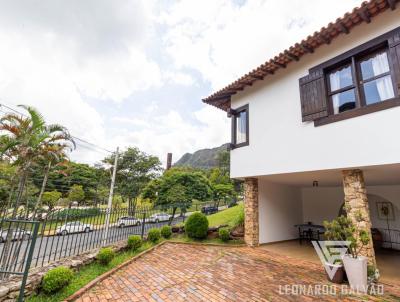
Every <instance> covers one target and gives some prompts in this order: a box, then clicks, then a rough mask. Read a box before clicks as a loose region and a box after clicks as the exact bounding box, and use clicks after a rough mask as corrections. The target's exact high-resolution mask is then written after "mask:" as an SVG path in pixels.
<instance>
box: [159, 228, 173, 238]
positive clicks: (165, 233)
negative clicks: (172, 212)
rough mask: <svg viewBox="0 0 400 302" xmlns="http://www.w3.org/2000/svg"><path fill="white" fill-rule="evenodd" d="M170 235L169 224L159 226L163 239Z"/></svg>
mask: <svg viewBox="0 0 400 302" xmlns="http://www.w3.org/2000/svg"><path fill="white" fill-rule="evenodd" d="M171 235H172V229H171V227H170V226H169V225H164V226H163V227H162V228H161V236H163V237H164V238H165V239H168V238H171Z"/></svg>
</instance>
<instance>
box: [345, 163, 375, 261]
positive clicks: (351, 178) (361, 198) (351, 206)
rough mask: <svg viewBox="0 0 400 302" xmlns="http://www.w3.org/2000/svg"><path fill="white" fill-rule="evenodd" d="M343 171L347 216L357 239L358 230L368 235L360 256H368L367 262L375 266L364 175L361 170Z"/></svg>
mask: <svg viewBox="0 0 400 302" xmlns="http://www.w3.org/2000/svg"><path fill="white" fill-rule="evenodd" d="M342 173H343V189H344V201H345V209H346V213H347V217H348V218H350V219H351V221H352V223H353V225H354V227H355V229H356V234H354V237H355V238H356V239H357V240H358V243H359V245H360V246H361V245H362V244H361V242H360V241H359V235H358V234H359V232H360V231H361V230H364V231H366V232H367V234H368V236H369V239H370V240H369V243H368V244H367V245H366V246H364V248H363V249H362V250H361V251H360V254H361V255H362V256H365V257H367V258H368V264H369V265H373V266H374V267H375V268H376V260H375V251H374V246H373V242H372V235H371V218H370V213H369V207H368V198H367V190H366V188H365V183H364V176H363V172H362V171H361V170H358V169H355V170H345V171H342Z"/></svg>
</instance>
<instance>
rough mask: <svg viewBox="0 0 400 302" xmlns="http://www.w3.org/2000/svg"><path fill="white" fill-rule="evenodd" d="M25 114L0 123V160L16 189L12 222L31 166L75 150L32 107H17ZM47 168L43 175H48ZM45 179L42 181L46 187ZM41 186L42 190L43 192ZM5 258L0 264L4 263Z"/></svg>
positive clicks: (9, 116) (69, 140)
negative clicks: (13, 170) (11, 171)
mask: <svg viewBox="0 0 400 302" xmlns="http://www.w3.org/2000/svg"><path fill="white" fill-rule="evenodd" d="M19 107H21V108H23V109H24V110H26V111H27V113H28V114H27V115H26V116H23V115H18V114H15V113H9V114H7V115H5V116H4V117H2V118H1V119H0V132H1V133H2V135H1V140H0V142H1V144H0V158H2V159H4V158H7V159H8V160H9V161H10V162H11V163H12V164H13V165H14V166H16V167H17V175H18V178H19V180H18V186H17V194H16V200H15V203H14V208H13V212H12V218H15V217H16V215H17V211H18V208H19V206H20V203H21V199H22V195H23V192H24V188H25V185H26V182H27V178H28V176H29V173H30V172H31V170H32V167H33V165H35V164H37V162H38V161H40V160H46V161H48V162H49V165H48V167H51V164H52V163H53V162H57V161H58V159H61V158H65V157H66V153H65V152H66V149H67V148H71V149H72V147H74V146H75V143H74V141H73V139H72V137H71V135H70V134H69V133H68V131H67V129H66V128H65V127H63V126H60V125H57V124H52V125H46V123H45V120H44V118H43V116H42V115H41V114H40V113H39V112H38V111H37V110H36V109H34V108H33V107H30V106H24V105H20V106H19ZM49 170H50V168H49V169H48V171H47V172H46V173H45V175H48V172H49ZM46 182H47V176H45V179H44V181H43V186H45V185H46ZM43 186H42V188H43ZM11 235H12V232H8V234H7V238H6V242H5V244H4V247H3V249H4V252H3V255H7V254H8V253H7V251H8V249H9V243H11ZM6 258H7V256H6V257H5V258H4V259H3V261H2V263H3V264H4V263H6V262H7V259H6Z"/></svg>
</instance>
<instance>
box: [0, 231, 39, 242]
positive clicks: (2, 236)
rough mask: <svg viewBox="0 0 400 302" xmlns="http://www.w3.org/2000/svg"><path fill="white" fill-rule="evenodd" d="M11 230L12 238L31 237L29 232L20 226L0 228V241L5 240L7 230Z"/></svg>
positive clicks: (23, 238) (22, 238)
mask: <svg viewBox="0 0 400 302" xmlns="http://www.w3.org/2000/svg"><path fill="white" fill-rule="evenodd" d="M9 231H10V232H11V233H12V234H11V238H12V240H29V239H30V238H31V232H30V231H27V230H23V229H20V228H15V229H10V230H8V229H7V230H0V242H5V241H6V239H7V234H8V232H9Z"/></svg>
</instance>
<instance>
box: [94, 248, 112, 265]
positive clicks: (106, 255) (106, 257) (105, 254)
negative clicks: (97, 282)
mask: <svg viewBox="0 0 400 302" xmlns="http://www.w3.org/2000/svg"><path fill="white" fill-rule="evenodd" d="M114 257H115V253H114V251H113V249H112V248H110V247H105V248H102V249H101V250H100V251H99V253H98V254H97V260H99V262H100V263H101V264H103V265H107V264H109V263H110V262H111V260H113V258H114Z"/></svg>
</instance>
